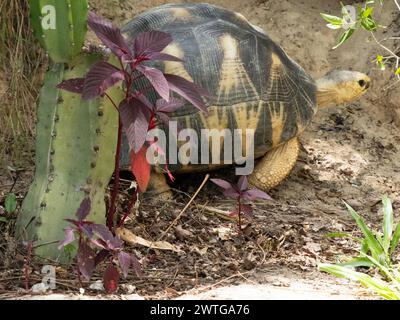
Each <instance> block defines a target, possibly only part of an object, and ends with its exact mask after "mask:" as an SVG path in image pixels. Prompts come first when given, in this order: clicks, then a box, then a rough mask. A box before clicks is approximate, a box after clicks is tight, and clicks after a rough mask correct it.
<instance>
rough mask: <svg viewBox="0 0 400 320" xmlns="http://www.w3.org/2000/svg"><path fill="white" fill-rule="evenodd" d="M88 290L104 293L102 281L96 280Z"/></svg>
mask: <svg viewBox="0 0 400 320" xmlns="http://www.w3.org/2000/svg"><path fill="white" fill-rule="evenodd" d="M89 289H90V290H94V291H104V285H103V281H101V280H97V281H95V282H93V283H92V284H91V285H90V286H89Z"/></svg>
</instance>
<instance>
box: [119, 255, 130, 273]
mask: <svg viewBox="0 0 400 320" xmlns="http://www.w3.org/2000/svg"><path fill="white" fill-rule="evenodd" d="M118 262H119V266H120V267H121V270H122V273H123V275H124V277H125V278H126V277H127V276H128V273H129V268H130V266H131V262H132V258H131V255H130V254H129V253H126V252H123V251H121V252H119V253H118Z"/></svg>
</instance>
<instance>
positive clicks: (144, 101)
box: [136, 94, 154, 111]
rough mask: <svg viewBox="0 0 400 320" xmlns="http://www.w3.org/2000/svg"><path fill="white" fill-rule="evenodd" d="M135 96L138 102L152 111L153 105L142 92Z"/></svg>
mask: <svg viewBox="0 0 400 320" xmlns="http://www.w3.org/2000/svg"><path fill="white" fill-rule="evenodd" d="M136 98H137V99H138V100H140V102H142V103H143V104H144V105H145V106H146V107H147V109H149V110H150V111H154V105H153V104H152V103H151V102H150V100H149V99H148V98H147V97H146V96H145V95H144V94H139V95H138V96H137V97H136Z"/></svg>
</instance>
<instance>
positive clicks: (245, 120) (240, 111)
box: [232, 101, 262, 155]
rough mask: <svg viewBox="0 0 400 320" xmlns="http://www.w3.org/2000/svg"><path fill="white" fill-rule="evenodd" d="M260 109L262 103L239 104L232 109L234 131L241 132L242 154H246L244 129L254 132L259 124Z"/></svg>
mask: <svg viewBox="0 0 400 320" xmlns="http://www.w3.org/2000/svg"><path fill="white" fill-rule="evenodd" d="M261 109H262V102H261V101H260V103H259V104H258V105H254V106H250V105H249V104H248V103H240V104H237V105H234V106H233V107H232V110H233V114H234V116H235V121H236V124H237V128H236V129H241V130H242V137H241V139H242V154H243V155H245V154H247V140H246V129H252V130H254V131H255V130H256V129H257V126H258V122H259V117H260V116H259V115H260V111H261Z"/></svg>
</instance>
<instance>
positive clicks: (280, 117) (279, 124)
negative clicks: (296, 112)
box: [270, 102, 285, 147]
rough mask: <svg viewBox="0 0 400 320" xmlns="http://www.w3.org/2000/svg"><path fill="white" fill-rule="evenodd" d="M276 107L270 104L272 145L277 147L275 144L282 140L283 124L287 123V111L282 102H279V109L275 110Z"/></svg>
mask: <svg viewBox="0 0 400 320" xmlns="http://www.w3.org/2000/svg"><path fill="white" fill-rule="evenodd" d="M278 103H279V102H278ZM274 109H275V108H272V106H270V113H271V126H272V145H273V146H274V147H275V146H277V145H279V144H280V142H281V136H282V132H283V126H284V124H285V113H284V110H283V104H282V103H279V110H278V111H275V110H274Z"/></svg>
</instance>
